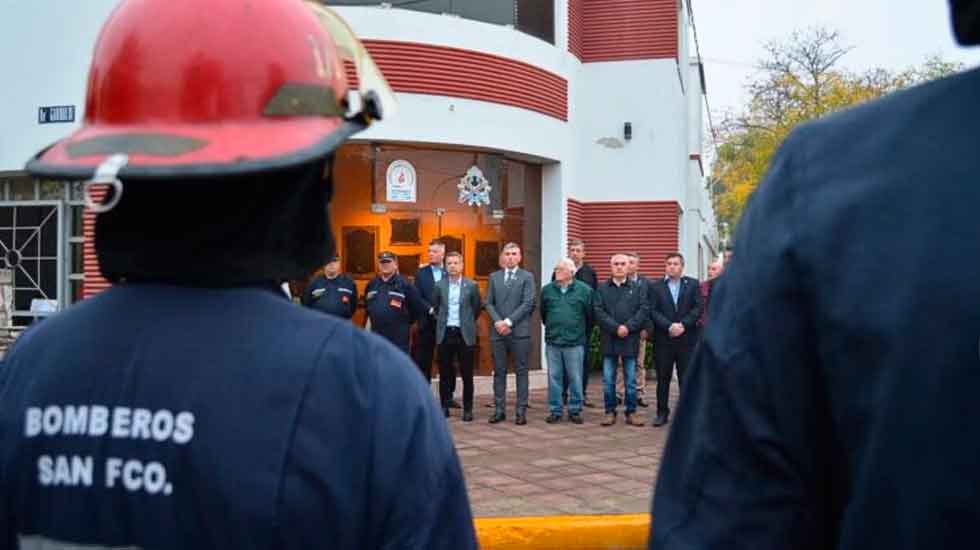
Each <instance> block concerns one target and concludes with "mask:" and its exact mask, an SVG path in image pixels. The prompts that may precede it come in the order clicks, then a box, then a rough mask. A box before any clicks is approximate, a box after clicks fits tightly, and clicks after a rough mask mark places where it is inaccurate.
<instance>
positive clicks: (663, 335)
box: [650, 253, 701, 427]
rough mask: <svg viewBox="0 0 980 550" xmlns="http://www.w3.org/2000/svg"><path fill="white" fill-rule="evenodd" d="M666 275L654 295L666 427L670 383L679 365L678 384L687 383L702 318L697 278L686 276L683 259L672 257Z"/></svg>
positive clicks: (660, 406) (660, 404) (660, 414)
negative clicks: (696, 333)
mask: <svg viewBox="0 0 980 550" xmlns="http://www.w3.org/2000/svg"><path fill="white" fill-rule="evenodd" d="M665 270H666V272H667V275H666V276H665V277H664V279H663V280H662V281H658V282H656V283H654V284H653V285H652V286H653V290H652V295H653V297H654V304H653V308H652V309H651V312H650V316H651V317H652V318H653V327H654V334H655V336H654V343H653V351H654V354H655V358H654V361H655V366H656V369H657V418H656V419H655V420H654V421H653V425H654V426H655V427H656V426H663V425H664V424H666V423H667V421H668V420H669V419H670V404H669V400H670V381H671V379H672V378H673V377H674V365H675V364H676V366H677V383H678V384H683V383H684V373H685V372H686V371H687V361H688V358H689V355H690V352H691V351H693V349H694V344H696V343H697V342H696V341H695V339H694V338H695V337H694V333H695V331H696V330H697V322H698V319H700V318H701V286H700V284H699V283H698V280H697V279H694V278H692V277H686V276H684V256H681V255H680V254H678V253H674V254H669V255H668V256H667V264H666V269H665Z"/></svg>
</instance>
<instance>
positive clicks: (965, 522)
mask: <svg viewBox="0 0 980 550" xmlns="http://www.w3.org/2000/svg"><path fill="white" fill-rule="evenodd" d="M952 7H953V21H954V29H955V30H956V33H957V36H958V38H959V39H960V41H961V42H962V43H966V44H978V43H980V2H977V1H971V0H963V1H960V0H954V1H953V2H952ZM978 97H980V71H978V70H976V69H974V70H970V71H968V72H964V73H960V74H956V75H954V76H951V77H948V78H945V79H941V80H938V81H935V82H931V83H929V84H925V85H922V86H918V87H915V88H912V89H909V90H905V91H900V92H894V93H892V94H890V95H888V96H886V97H885V98H883V99H881V100H878V101H874V102H871V103H867V104H865V105H862V106H859V107H856V108H854V109H850V110H847V111H844V112H841V113H837V114H834V115H831V116H828V117H826V118H823V119H821V120H818V121H816V122H813V123H810V124H806V125H804V126H802V127H800V128H797V129H796V130H795V131H794V132H793V133H792V134H791V135H790V136H789V137H788V138H787V139H786V140H785V141H784V142H783V146H782V148H781V149H780V151H779V153H777V155H776V156H775V158H774V159H773V161H772V163H771V165H770V168H769V173H768V175H767V176H766V178H765V179H764V181H763V182H762V183H761V184H760V186H759V188H758V190H757V191H756V192H755V195H754V196H753V197H752V200H751V201H750V203H749V205H748V208H747V209H746V211H745V213H744V215H743V216H742V219H741V221H740V222H739V225H738V229H737V232H736V239H735V243H736V244H735V249H736V250H735V256H736V257H737V258H738V260H736V261H733V262H731V263H730V264H728V265H727V266H726V268H725V274H724V275H722V276H721V277H719V278H718V280H717V283H716V284H715V287H714V289H713V291H712V296H711V312H710V314H709V319H710V322H709V323H708V324H707V327H706V329H705V334H704V337H703V338H702V339H701V345H700V346H699V348H698V351H697V353H696V354H695V357H694V360H693V361H692V364H691V368H690V372H689V373H688V376H687V380H686V381H685V384H686V387H685V389H684V403H683V405H682V407H681V409H680V411H679V412H678V415H677V419H676V420H675V422H674V426H673V429H672V430H671V433H670V439H669V441H668V444H667V448H666V453H665V456H664V461H663V465H662V467H661V470H660V475H659V478H658V482H657V489H656V493H655V494H656V499H655V501H654V508H653V513H654V514H655V517H656V518H657V519H656V521H655V522H653V531H652V533H651V537H650V544H651V548H657V549H659V550H677V549H681V548H732V549H741V548H746V549H747V548H751V549H753V550H770V549H777V548H794V549H798V550H811V549H812V550H815V549H818V548H837V549H841V550H856V549H861V550H878V549H886V548H887V549H891V548H975V547H976V545H977V525H978V524H980V491H978V487H980V468H977V457H978V456H980V422H978V421H977V419H978V418H980V399H977V394H978V393H980V361H978V356H977V355H978V349H977V348H978V343H977V339H978V336H980V315H978V312H980V291H978V288H977V274H978V273H980V239H978V238H977V236H978V225H977V205H978V204H980V185H978V184H977V181H976V174H977V172H978V171H980V156H978V155H977V139H976V136H977V134H978V133H980V102H978V101H977V98H978ZM883 265H888V273H887V279H886V280H883V278H882V276H881V275H882V266H883ZM946 267H948V269H945V268H946Z"/></svg>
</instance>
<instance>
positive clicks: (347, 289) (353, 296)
mask: <svg viewBox="0 0 980 550" xmlns="http://www.w3.org/2000/svg"><path fill="white" fill-rule="evenodd" d="M301 301H302V303H303V305H304V306H306V307H309V308H313V309H315V310H317V311H322V312H324V313H328V314H330V315H336V316H337V317H343V318H344V319H350V318H351V317H353V316H354V312H355V311H356V310H357V287H356V286H354V281H353V280H351V278H350V277H348V276H347V275H344V274H343V273H341V272H340V256H337V255H334V256H333V257H332V258H330V261H329V262H327V264H326V265H325V266H323V273H321V274H320V275H317V276H316V278H315V279H313V281H311V282H310V284H309V286H307V287H306V290H305V291H303V298H302V300H301Z"/></svg>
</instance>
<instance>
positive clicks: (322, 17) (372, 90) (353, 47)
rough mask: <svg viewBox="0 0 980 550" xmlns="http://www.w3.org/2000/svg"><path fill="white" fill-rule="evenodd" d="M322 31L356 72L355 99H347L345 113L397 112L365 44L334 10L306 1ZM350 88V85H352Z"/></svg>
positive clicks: (385, 114)
mask: <svg viewBox="0 0 980 550" xmlns="http://www.w3.org/2000/svg"><path fill="white" fill-rule="evenodd" d="M306 5H307V6H309V7H310V9H311V10H313V13H314V14H315V15H316V17H317V19H318V20H319V21H320V25H321V26H322V27H323V30H324V31H326V32H327V34H329V35H330V37H331V38H333V41H334V44H335V45H336V47H337V55H339V56H340V58H341V59H342V60H343V61H345V62H347V63H350V64H351V65H353V67H354V71H355V73H356V75H357V96H359V97H358V98H356V99H353V100H352V99H351V98H348V102H349V105H350V109H351V112H349V113H348V116H350V115H355V114H363V115H365V116H367V117H369V118H379V119H388V118H391V117H392V116H394V114H395V113H396V112H397V111H398V102H397V100H396V99H395V94H394V92H392V90H391V87H390V86H388V81H387V80H385V77H384V76H383V75H382V74H381V71H380V70H379V69H378V66H377V65H376V64H375V63H374V60H373V59H371V54H369V53H368V51H367V48H365V47H364V44H362V43H361V41H360V40H359V39H358V38H357V37H356V36H355V35H354V31H353V30H351V28H350V26H349V25H348V24H347V22H346V21H344V20H343V19H341V17H340V16H339V15H337V14H336V13H335V12H334V11H333V10H331V9H330V8H328V7H326V6H324V5H323V4H322V3H320V2H318V1H316V0H307V2H306ZM352 87H353V86H352Z"/></svg>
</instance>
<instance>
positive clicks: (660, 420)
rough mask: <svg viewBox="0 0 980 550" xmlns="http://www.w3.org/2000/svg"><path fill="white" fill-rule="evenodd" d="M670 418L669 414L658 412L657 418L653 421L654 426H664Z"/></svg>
mask: <svg viewBox="0 0 980 550" xmlns="http://www.w3.org/2000/svg"><path fill="white" fill-rule="evenodd" d="M668 418H669V416H668V415H666V414H658V415H657V418H656V419H655V420H654V421H653V427H654V428H659V427H660V426H663V425H664V424H666V423H667V419H668Z"/></svg>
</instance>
